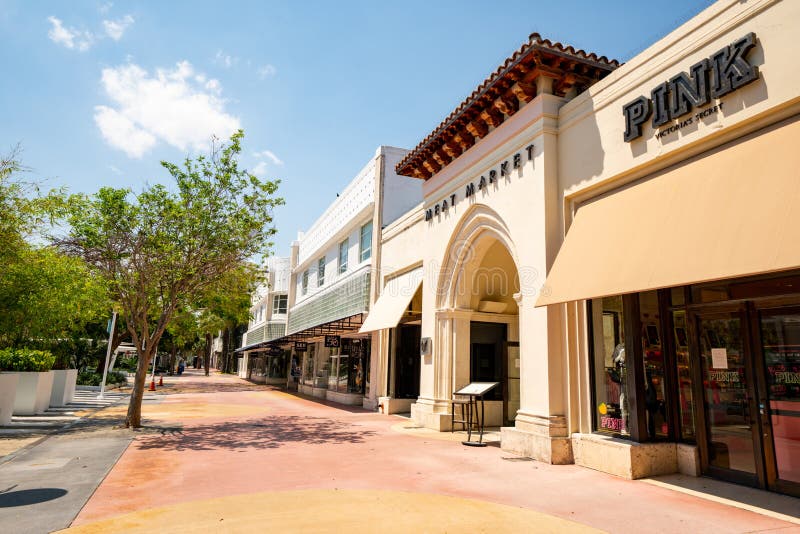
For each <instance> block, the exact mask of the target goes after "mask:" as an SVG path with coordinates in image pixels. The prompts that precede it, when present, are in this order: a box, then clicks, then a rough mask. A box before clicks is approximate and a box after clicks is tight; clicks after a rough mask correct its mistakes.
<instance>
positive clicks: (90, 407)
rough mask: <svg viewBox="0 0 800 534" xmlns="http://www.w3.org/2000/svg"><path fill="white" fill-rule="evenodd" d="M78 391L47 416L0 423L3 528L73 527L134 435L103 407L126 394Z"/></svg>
mask: <svg viewBox="0 0 800 534" xmlns="http://www.w3.org/2000/svg"><path fill="white" fill-rule="evenodd" d="M96 397H97V392H96V391H78V392H76V396H75V398H74V400H73V402H72V403H70V404H69V405H68V406H66V407H64V408H55V409H52V408H51V409H50V410H48V411H47V412H46V413H45V414H42V415H37V416H30V417H16V416H15V417H14V418H13V420H12V423H11V425H9V426H6V427H0V454H4V456H3V457H2V458H0V531H2V532H14V533H42V532H50V531H51V530H54V529H58V528H64V527H66V526H68V525H69V524H70V523H71V522H72V520H73V519H74V518H75V516H76V515H77V513H78V512H79V511H80V509H81V508H82V507H83V505H84V504H85V503H86V501H87V500H88V499H89V497H90V496H91V495H92V493H93V492H94V490H95V489H96V488H97V486H98V485H99V484H100V482H101V481H102V480H103V478H104V477H105V475H106V473H108V471H109V470H110V469H111V467H113V465H114V463H115V462H116V461H117V459H118V458H119V456H120V455H121V454H122V452H123V451H124V450H125V448H126V447H127V446H128V444H129V443H130V442H131V440H132V439H133V433H131V432H128V431H125V430H121V429H114V428H113V426H114V425H115V424H119V423H120V422H121V421H111V420H109V419H106V418H104V417H103V409H104V408H107V407H110V406H113V405H115V404H117V403H120V402H124V401H125V400H126V399H127V395H125V394H120V393H106V394H105V398H104V399H97V398H96Z"/></svg>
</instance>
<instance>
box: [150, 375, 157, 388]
mask: <svg viewBox="0 0 800 534" xmlns="http://www.w3.org/2000/svg"><path fill="white" fill-rule="evenodd" d="M155 390H156V379H155V378H153V379H152V380H151V381H150V391H155Z"/></svg>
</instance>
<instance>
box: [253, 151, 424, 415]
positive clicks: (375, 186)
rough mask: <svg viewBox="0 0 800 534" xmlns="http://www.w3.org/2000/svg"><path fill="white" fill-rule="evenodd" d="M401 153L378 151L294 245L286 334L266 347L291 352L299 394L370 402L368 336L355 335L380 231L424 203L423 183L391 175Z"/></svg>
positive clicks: (368, 295)
mask: <svg viewBox="0 0 800 534" xmlns="http://www.w3.org/2000/svg"><path fill="white" fill-rule="evenodd" d="M406 153H407V151H406V150H403V149H400V148H395V147H389V146H381V147H379V148H378V149H377V150H376V151H375V155H374V156H373V157H372V158H371V159H370V160H369V162H368V163H367V164H366V165H365V166H364V167H363V168H362V170H361V171H360V172H359V173H358V174H357V175H356V177H355V178H354V179H353V180H352V181H351V182H350V183H349V184H348V185H347V186H346V187H345V188H344V190H343V191H342V192H341V193H339V195H338V196H337V198H336V200H335V201H334V202H333V203H332V204H331V205H330V206H329V207H328V209H326V210H325V212H324V213H323V214H322V215H321V216H320V217H319V218H318V219H317V221H316V222H315V223H314V224H313V225H312V226H311V228H309V229H308V231H306V232H303V233H300V234H299V235H298V240H297V241H296V242H295V243H293V245H292V275H291V281H290V284H289V295H288V301H289V317H288V324H287V329H286V336H285V337H283V338H281V339H278V340H275V341H273V342H271V343H268V344H266V345H269V346H271V347H276V348H277V347H280V348H284V349H290V350H292V351H293V359H292V364H293V365H292V368H293V370H294V373H293V374H294V375H295V376H296V378H297V382H298V387H299V390H300V391H301V392H302V393H305V394H308V395H313V396H315V397H319V398H326V399H329V400H333V401H335V402H341V403H346V404H357V405H360V404H362V403H364V402H365V400H364V399H365V398H368V397H369V378H370V345H371V335H365V334H359V333H358V330H359V328H360V327H361V324H362V323H363V320H364V318H365V317H366V313H367V312H368V310H369V307H370V303H371V302H372V301H373V299H374V298H375V288H374V281H375V279H376V277H375V275H374V271H375V270H376V269H377V268H378V265H379V264H380V254H379V252H378V250H377V249H378V247H379V242H380V228H382V227H383V226H385V225H387V224H389V223H391V222H392V221H393V220H395V219H396V218H397V217H399V216H400V215H402V214H403V213H405V212H406V211H407V210H408V209H409V208H411V207H412V206H414V205H416V204H418V203H419V202H420V201H421V198H422V184H421V182H420V180H416V179H414V178H407V177H403V176H398V175H397V174H396V173H395V172H394V168H395V166H396V165H397V163H398V162H399V161H400V160H401V159H402V158H403V157H404V156H405V155H406ZM273 350H274V349H273ZM373 397H374V396H373ZM366 403H367V404H370V405H373V406H374V402H373V403H370V402H369V401H366Z"/></svg>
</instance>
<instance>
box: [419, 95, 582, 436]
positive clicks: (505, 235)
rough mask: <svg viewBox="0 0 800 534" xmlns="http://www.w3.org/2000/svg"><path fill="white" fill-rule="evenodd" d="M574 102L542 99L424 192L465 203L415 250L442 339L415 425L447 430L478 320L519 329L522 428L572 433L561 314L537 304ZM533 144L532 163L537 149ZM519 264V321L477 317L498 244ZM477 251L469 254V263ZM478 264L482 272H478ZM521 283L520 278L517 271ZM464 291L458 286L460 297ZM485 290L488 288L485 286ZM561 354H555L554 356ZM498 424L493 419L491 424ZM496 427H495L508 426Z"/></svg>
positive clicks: (430, 359)
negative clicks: (560, 125) (562, 111)
mask: <svg viewBox="0 0 800 534" xmlns="http://www.w3.org/2000/svg"><path fill="white" fill-rule="evenodd" d="M564 102H565V100H564V99H562V98H558V97H555V96H552V95H548V94H542V95H539V96H538V97H537V98H535V99H534V100H533V101H532V102H530V103H529V104H528V105H526V106H525V107H524V108H522V109H521V110H520V111H519V112H518V113H517V114H515V115H514V116H513V117H511V118H510V119H508V120H507V121H506V122H505V123H504V124H503V125H502V126H501V127H499V128H497V129H495V130H493V131H492V132H490V133H489V135H488V136H486V137H485V138H483V139H482V140H481V141H479V142H478V143H477V144H476V145H475V146H473V147H472V148H471V149H470V150H468V151H467V152H466V153H465V154H463V155H462V156H461V157H459V158H458V159H457V160H455V161H454V162H452V163H451V164H450V165H448V166H447V167H446V168H445V169H443V170H442V171H441V172H439V173H438V174H437V175H436V176H435V177H433V178H432V179H431V180H428V181H427V182H426V183H425V185H424V187H423V194H424V198H425V200H424V205H423V208H424V209H428V208H431V209H433V208H434V207H435V206H436V205H437V204H440V205H441V202H442V201H443V200H444V199H447V200H448V204H450V201H451V195H452V194H456V195H457V198H456V202H455V204H454V205H450V206H449V208H448V210H447V211H445V212H440V214H439V215H434V217H433V218H432V219H431V220H429V221H424V222H423V228H422V230H423V231H422V232H421V236H420V238H419V239H418V240H417V241H416V246H415V249H417V250H419V251H421V253H422V257H423V264H424V272H425V281H424V288H425V291H424V293H423V318H422V336H423V337H430V338H431V340H432V347H433V350H432V354H431V355H429V356H426V357H424V358H423V360H422V369H421V375H422V376H421V389H420V400H419V401H418V403H417V405H415V407H412V414H413V415H414V417H415V419H416V420H417V421H418V422H419V423H420V424H424V425H426V426H431V427H434V428H440V429H442V428H446V427H447V425H449V417H445V415H446V413H447V412H448V410H449V399H450V397H451V395H452V392H453V389H454V387H460V386H462V385H464V384H463V382H465V381H468V377H469V369H468V365H469V347H470V345H469V324H470V321H471V320H479V321H493V320H494V321H503V322H507V324H509V326H510V328H509V340H518V341H519V342H520V374H521V381H520V382H521V401H520V406H521V407H520V411H519V413H518V414H517V426H520V425H523V424H526V423H527V424H529V425H531V424H536V425H544V426H545V427H548V429H546V430H545V431H544V432H545V433H550V432H551V430H550V429H549V427H551V426H553V423H554V421H555V426H559V425H561V426H563V423H561V422H560V421H562V420H563V416H564V411H565V407H566V405H567V403H566V399H565V395H564V394H565V391H564V389H563V388H561V387H560V386H556V385H557V384H561V383H562V382H563V380H564V374H563V371H564V368H563V365H562V356H561V354H562V351H561V350H560V348H559V343H560V342H561V339H562V338H563V335H562V333H561V327H562V321H561V319H560V313H561V310H558V309H555V310H548V309H536V308H534V307H533V304H534V301H535V296H536V292H537V291H538V287H539V286H540V285H541V283H542V282H543V281H544V274H545V273H546V269H547V266H548V265H549V263H550V262H551V261H552V258H553V257H554V256H555V253H556V251H557V244H558V242H559V241H558V240H559V236H560V235H562V233H563V232H562V231H561V227H560V220H559V218H558V217H557V216H555V215H557V212H554V211H553V210H552V209H551V208H550V205H552V204H553V203H554V202H555V201H556V198H557V196H556V195H557V188H556V184H557V182H556V174H555V172H556V148H557V147H556V128H557V122H556V117H557V115H558V109H559V107H560V106H561V105H563V103H564ZM531 144H533V146H534V147H533V151H532V156H533V159H532V160H529V158H528V152H527V147H528V146H529V145H531ZM517 153H519V154H521V160H522V161H521V163H522V164H521V167H520V168H519V169H512V170H511V173H510V175H509V176H507V177H499V166H500V163H501V162H503V161H506V160H509V161H512V158H513V156H514V154H517ZM490 169H495V170H497V171H498V180H497V183H495V184H490V185H488V187H487V188H486V189H484V190H478V182H479V179H480V177H481V176H482V175H483V176H486V177H487V179H488V171H489V170H490ZM468 183H474V185H475V187H476V191H475V195H474V196H472V197H470V198H466V196H465V187H466V185H467V184H468ZM498 241H499V242H501V243H503V246H505V247H506V248H507V249H508V252H509V254H510V256H511V258H513V263H514V265H515V266H516V270H517V271H518V275H519V293H518V295H517V301H518V307H519V315H518V316H516V315H508V316H498V315H495V314H481V313H477V312H475V311H474V310H472V309H471V308H472V306H474V304H475V302H477V300H479V299H480V298H479V297H478V298H473V296H472V295H471V291H472V286H473V283H472V279H471V277H472V276H473V270H472V269H473V267H475V265H472V264H475V263H477V264H479V263H480V262H481V261H482V258H483V256H482V255H483V254H486V253H487V252H489V250H490V249H491V247H492V245H493V244H495V243H497V242H498ZM464 245H467V247H466V250H467V252H465V253H464V254H465V255H466V257H467V258H466V260H465V259H464V258H463V257H461V256H459V254H460V253H462V252H463V251H464V250H465V249H464ZM470 265H472V267H470ZM509 275H512V276H513V273H509ZM454 288H455V289H456V290H455V291H454ZM476 288H477V289H478V290H480V285H479V284H478V285H476ZM454 293H457V294H454ZM551 356H552V357H551ZM487 422H488V423H489V424H492V421H487ZM499 423H500V421H495V422H494V424H499Z"/></svg>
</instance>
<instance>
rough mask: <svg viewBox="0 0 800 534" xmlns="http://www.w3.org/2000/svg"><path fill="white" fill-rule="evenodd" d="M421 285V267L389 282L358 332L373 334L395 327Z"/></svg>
mask: <svg viewBox="0 0 800 534" xmlns="http://www.w3.org/2000/svg"><path fill="white" fill-rule="evenodd" d="M421 285H422V268H421V267H420V268H418V269H414V270H413V271H409V272H407V273H404V274H401V275H400V276H397V277H395V278H392V279H391V280H389V282H388V283H387V284H386V286H385V287H384V288H383V292H382V293H381V296H380V297H378V300H377V301H376V302H375V304H374V305H373V306H372V309H370V311H369V315H367V320H366V321H364V324H363V325H361V329H360V330H359V332H361V333H364V332H374V331H375V330H383V329H384V328H394V327H395V326H397V323H398V322H400V319H401V318H402V317H403V312H405V310H406V308H408V304H409V302H411V299H412V298H414V294H415V293H416V292H417V290H418V289H419V287H420V286H421Z"/></svg>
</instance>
